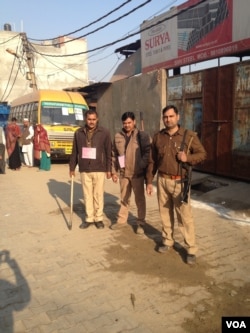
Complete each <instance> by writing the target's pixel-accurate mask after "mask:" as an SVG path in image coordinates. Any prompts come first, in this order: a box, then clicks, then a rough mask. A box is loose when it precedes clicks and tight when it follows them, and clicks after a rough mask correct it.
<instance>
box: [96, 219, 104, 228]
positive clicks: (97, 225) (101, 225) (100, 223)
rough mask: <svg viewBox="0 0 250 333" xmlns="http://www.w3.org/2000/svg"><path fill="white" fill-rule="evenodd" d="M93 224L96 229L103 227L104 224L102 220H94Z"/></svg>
mask: <svg viewBox="0 0 250 333" xmlns="http://www.w3.org/2000/svg"><path fill="white" fill-rule="evenodd" d="M95 226H96V227H97V229H103V228H104V224H103V222H102V221H98V222H95Z"/></svg>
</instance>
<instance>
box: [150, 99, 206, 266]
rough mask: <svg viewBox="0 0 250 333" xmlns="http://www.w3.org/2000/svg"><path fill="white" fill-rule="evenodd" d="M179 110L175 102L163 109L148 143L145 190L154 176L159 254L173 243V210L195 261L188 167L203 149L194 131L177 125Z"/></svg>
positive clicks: (201, 155)
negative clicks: (158, 126)
mask: <svg viewBox="0 0 250 333" xmlns="http://www.w3.org/2000/svg"><path fill="white" fill-rule="evenodd" d="M179 118H180V116H179V112H178V110H177V108H176V107H175V106H174V105H168V106H166V107H165V108H164V109H163V110H162V120H163V123H164V125H165V128H164V129H163V130H161V131H160V132H158V133H156V134H155V135H154V137H153V142H152V146H151V154H152V158H151V159H150V163H149V167H148V170H147V181H148V184H147V193H148V194H149V195H151V194H152V193H153V187H152V181H153V178H154V175H155V174H156V172H157V171H158V175H157V196H158V204H159V210H160V215H161V220H162V245H161V246H159V248H158V251H159V252H160V253H165V252H167V251H168V250H169V249H170V248H172V247H173V246H174V238H173V236H174V211H175V212H176V215H177V220H178V226H179V229H180V231H181V233H182V235H183V238H184V242H185V245H186V247H187V263H188V264H190V265H191V264H195V262H196V256H195V254H196V252H197V245H196V241H195V231H194V221H193V215H192V210H191V204H190V199H189V196H190V188H189V187H187V186H186V185H187V176H188V175H187V173H188V170H190V167H191V166H193V165H195V164H197V163H200V162H202V161H204V160H205V159H206V151H205V149H204V147H203V146H202V144H201V142H200V140H199V138H198V137H197V135H196V133H195V132H193V131H189V130H185V129H184V128H182V127H180V126H179V125H178V122H179Z"/></svg>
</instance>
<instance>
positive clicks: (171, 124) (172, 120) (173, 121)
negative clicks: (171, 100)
mask: <svg viewBox="0 0 250 333" xmlns="http://www.w3.org/2000/svg"><path fill="white" fill-rule="evenodd" d="M179 119H180V116H179V115H178V114H176V113H175V112H174V109H169V110H168V111H166V112H165V113H164V114H163V117H162V120H163V123H164V125H165V127H166V128H167V129H172V128H175V127H176V126H177V125H178V122H179Z"/></svg>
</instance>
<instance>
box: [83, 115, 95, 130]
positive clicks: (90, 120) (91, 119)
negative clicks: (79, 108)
mask: <svg viewBox="0 0 250 333" xmlns="http://www.w3.org/2000/svg"><path fill="white" fill-rule="evenodd" d="M97 122H98V117H97V115H96V114H94V113H93V114H88V115H87V116H86V118H85V123H86V126H87V127H88V128H89V129H94V128H96V126H97Z"/></svg>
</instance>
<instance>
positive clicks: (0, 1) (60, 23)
mask: <svg viewBox="0 0 250 333" xmlns="http://www.w3.org/2000/svg"><path fill="white" fill-rule="evenodd" d="M127 2H128V3H127ZM183 2H186V1H185V0H130V1H128V0H67V1H66V0H42V1H34V0H24V1H21V0H8V1H7V0H0V5H1V14H0V28H1V29H2V30H3V29H4V24H6V23H8V24H10V25H11V30H12V31H14V32H17V33H19V32H24V33H26V35H27V37H28V39H52V38H56V37H58V36H62V35H66V34H69V33H72V32H74V31H76V30H78V29H80V28H82V27H84V26H86V25H88V24H90V23H92V22H94V21H97V20H98V19H100V18H101V17H102V16H105V15H106V14H108V13H109V12H110V11H113V10H114V9H116V8H117V7H120V6H121V5H122V4H124V6H122V8H120V9H119V10H117V11H115V12H114V13H112V14H111V15H109V16H107V17H106V18H104V19H102V20H98V22H97V23H95V24H93V25H91V26H89V27H87V28H85V29H83V30H81V31H79V32H77V33H74V34H70V37H73V38H75V37H80V36H82V35H85V34H87V33H90V32H92V31H93V30H96V29H98V28H100V27H101V26H103V25H105V24H107V23H108V22H110V21H113V20H116V19H117V18H119V17H120V16H124V15H125V14H127V13H128V12H130V11H131V13H130V14H129V15H126V16H125V17H124V18H121V19H120V20H119V21H117V22H114V23H112V24H110V25H108V26H107V27H105V28H103V29H100V30H99V31H96V32H94V33H91V34H89V35H88V36H87V37H86V39H87V45H88V50H93V49H95V48H98V47H101V46H104V45H105V44H109V43H112V42H114V41H116V40H119V39H121V38H123V37H126V36H129V35H131V34H134V33H136V32H137V31H139V29H140V24H141V23H143V21H145V20H149V19H152V18H153V17H155V16H158V15H160V14H162V13H164V12H166V11H168V10H169V9H170V8H171V7H173V6H178V5H180V4H181V3H183ZM125 3H126V4H125ZM145 3H146V4H145ZM143 4H145V5H144V6H142V7H140V8H138V9H137V10H136V9H135V8H136V7H138V6H140V5H143ZM138 39H140V34H137V35H135V36H132V37H129V38H128V39H126V40H123V41H122V42H119V43H116V44H114V45H112V46H109V47H104V48H101V49H100V50H98V51H93V52H89V53H88V64H89V66H88V68H89V80H90V81H93V82H103V81H105V82H107V81H109V79H110V78H111V76H112V74H113V73H114V71H115V69H116V68H117V66H118V65H119V64H120V63H121V62H122V61H123V60H124V59H125V57H124V56H122V55H120V53H115V50H116V49H117V48H119V47H122V46H124V45H127V44H129V43H133V42H135V41H136V40H138ZM31 42H33V41H32V40H31Z"/></svg>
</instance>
